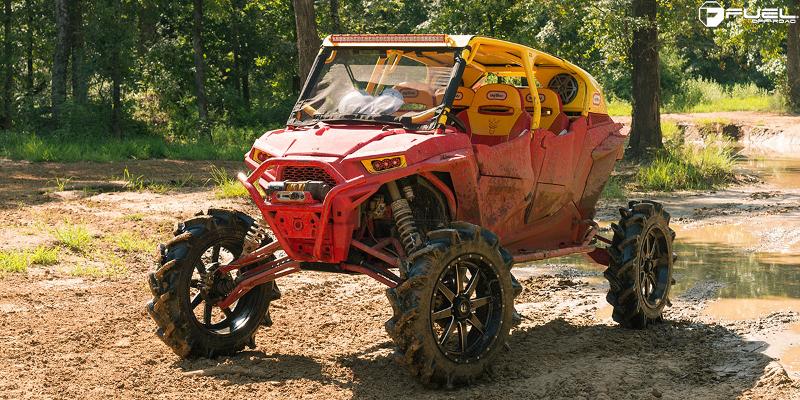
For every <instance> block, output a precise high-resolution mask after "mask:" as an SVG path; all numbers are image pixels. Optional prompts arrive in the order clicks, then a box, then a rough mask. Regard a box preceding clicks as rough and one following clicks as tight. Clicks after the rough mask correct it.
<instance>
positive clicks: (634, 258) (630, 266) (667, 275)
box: [604, 200, 676, 329]
mask: <svg viewBox="0 0 800 400" xmlns="http://www.w3.org/2000/svg"><path fill="white" fill-rule="evenodd" d="M620 214H621V216H622V217H621V219H620V221H619V224H612V226H611V228H612V230H613V231H614V237H613V239H612V241H611V246H609V248H608V252H609V256H610V263H609V266H608V269H606V271H605V272H604V276H605V277H606V279H608V282H609V285H610V288H609V291H608V294H607V295H606V300H607V301H608V303H609V304H611V305H612V306H613V307H614V311H613V314H612V318H613V319H614V321H616V322H617V323H619V324H620V325H621V326H623V327H625V328H630V329H644V328H646V327H647V326H648V325H649V324H652V323H655V322H660V321H663V311H664V308H665V307H666V306H667V305H669V304H670V301H669V291H670V287H671V286H672V284H673V279H672V268H673V263H674V261H675V259H676V256H675V255H674V253H673V252H672V242H673V240H674V239H675V232H674V231H673V230H672V229H670V227H669V219H670V215H669V213H667V212H666V211H664V208H663V207H662V205H661V204H660V203H657V202H654V201H649V200H644V201H641V202H639V201H631V202H629V203H628V207H627V208H620ZM651 233H652V234H653V235H654V236H652V237H651V236H649V234H651ZM647 238H651V239H647ZM653 242H655V243H658V246H657V247H656V250H655V251H654V253H658V256H659V257H658V261H654V263H653V264H650V265H651V266H649V267H645V266H644V264H646V263H647V260H649V259H650V258H649V257H647V254H646V253H645V247H647V248H651V247H650V244H652V243H653ZM648 243H650V244H648ZM642 260H645V261H642ZM656 268H657V271H656V272H654V273H653V276H654V278H653V279H652V282H654V283H653V284H652V285H651V287H652V289H651V290H653V291H652V292H649V293H650V294H648V295H646V294H645V293H648V292H647V290H646V289H643V288H644V286H646V285H647V279H648V278H642V274H643V273H644V274H645V275H646V271H647V270H648V269H650V270H654V269H656ZM643 271H644V272H643Z"/></svg>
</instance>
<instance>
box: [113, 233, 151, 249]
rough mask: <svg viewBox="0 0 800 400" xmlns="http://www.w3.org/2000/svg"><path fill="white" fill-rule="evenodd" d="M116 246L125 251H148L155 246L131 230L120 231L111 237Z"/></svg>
mask: <svg viewBox="0 0 800 400" xmlns="http://www.w3.org/2000/svg"><path fill="white" fill-rule="evenodd" d="M111 241H112V242H113V243H114V245H116V246H117V248H118V249H119V250H121V251H123V252H126V253H142V252H149V251H151V250H153V249H154V248H155V246H156V245H155V243H153V242H151V241H149V240H147V239H145V238H143V237H141V236H139V235H136V234H134V233H132V232H128V231H122V232H119V233H117V234H116V235H114V236H112V237H111Z"/></svg>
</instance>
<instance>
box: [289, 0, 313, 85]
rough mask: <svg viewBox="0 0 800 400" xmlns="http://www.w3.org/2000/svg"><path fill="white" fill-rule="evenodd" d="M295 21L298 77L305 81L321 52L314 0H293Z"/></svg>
mask: <svg viewBox="0 0 800 400" xmlns="http://www.w3.org/2000/svg"><path fill="white" fill-rule="evenodd" d="M293 3H294V20H295V27H296V29H297V59H298V64H299V69H298V76H299V77H300V80H301V81H304V80H305V79H306V77H307V76H308V73H309V72H310V71H311V67H312V66H313V64H314V58H316V56H317V52H318V51H319V36H318V35H317V23H316V20H315V16H314V1H313V0H293Z"/></svg>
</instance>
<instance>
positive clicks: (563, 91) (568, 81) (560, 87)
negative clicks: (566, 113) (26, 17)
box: [547, 74, 578, 105]
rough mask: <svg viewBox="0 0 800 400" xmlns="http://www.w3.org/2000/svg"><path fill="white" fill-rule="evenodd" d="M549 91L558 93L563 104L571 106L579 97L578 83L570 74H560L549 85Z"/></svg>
mask: <svg viewBox="0 0 800 400" xmlns="http://www.w3.org/2000/svg"><path fill="white" fill-rule="evenodd" d="M547 87H548V88H549V89H552V90H553V91H554V92H556V93H558V96H559V97H561V103H562V104H565V105H566V104H569V103H571V102H572V100H575V96H577V95H578V81H577V80H575V77H573V76H572V75H570V74H558V75H556V76H554V77H553V79H550V83H548V84H547Z"/></svg>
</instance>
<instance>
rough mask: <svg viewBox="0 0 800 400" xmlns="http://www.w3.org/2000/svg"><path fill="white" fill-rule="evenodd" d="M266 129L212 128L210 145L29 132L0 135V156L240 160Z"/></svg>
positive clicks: (155, 137)
mask: <svg viewBox="0 0 800 400" xmlns="http://www.w3.org/2000/svg"><path fill="white" fill-rule="evenodd" d="M267 129H268V128H266V127H265V128H230V127H215V128H214V129H213V130H212V137H213V142H210V141H207V140H191V139H183V138H176V137H162V136H158V135H135V136H130V137H124V138H121V139H118V138H113V137H110V136H107V135H94V136H93V135H88V136H79V137H75V136H71V135H47V134H42V133H39V132H31V131H14V132H6V133H4V134H3V135H0V157H5V158H10V159H13V160H28V161H34V162H39V161H56V162H74V161H97V162H106V161H122V160H146V159H172V160H241V159H242V158H243V155H244V153H245V152H247V150H249V149H250V146H252V144H253V141H254V140H255V138H256V137H258V136H259V135H260V134H262V133H263V132H265V131H266V130H267Z"/></svg>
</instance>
